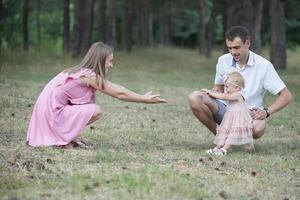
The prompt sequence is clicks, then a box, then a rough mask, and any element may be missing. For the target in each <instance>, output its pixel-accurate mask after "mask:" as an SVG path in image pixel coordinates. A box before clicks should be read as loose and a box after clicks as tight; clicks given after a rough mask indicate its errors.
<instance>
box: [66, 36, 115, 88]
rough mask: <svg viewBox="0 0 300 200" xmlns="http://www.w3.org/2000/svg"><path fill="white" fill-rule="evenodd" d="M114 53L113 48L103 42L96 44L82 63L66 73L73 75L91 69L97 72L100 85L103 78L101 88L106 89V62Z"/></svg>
mask: <svg viewBox="0 0 300 200" xmlns="http://www.w3.org/2000/svg"><path fill="white" fill-rule="evenodd" d="M112 53H113V48H112V47H110V46H108V45H106V44H104V43H103V42H95V43H94V44H92V46H91V47H90V49H89V50H88V52H87V53H86V54H85V56H84V58H83V60H82V61H81V63H80V64H79V65H76V66H74V67H71V68H69V69H66V70H65V72H66V73H68V74H73V73H76V72H78V71H80V70H81V69H90V70H92V71H93V72H95V74H96V81H97V83H99V80H100V78H101V87H102V88H104V81H105V78H106V70H105V62H106V59H107V57H108V56H109V55H111V54H112ZM99 84H100V83H99ZM99 86H100V85H99Z"/></svg>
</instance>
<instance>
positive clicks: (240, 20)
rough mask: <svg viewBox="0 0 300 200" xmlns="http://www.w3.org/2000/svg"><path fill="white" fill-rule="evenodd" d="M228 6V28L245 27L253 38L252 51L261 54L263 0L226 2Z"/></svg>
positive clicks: (231, 0) (228, 0)
mask: <svg viewBox="0 0 300 200" xmlns="http://www.w3.org/2000/svg"><path fill="white" fill-rule="evenodd" d="M226 4H227V5H226V8H227V11H226V14H227V16H226V17H227V20H226V27H227V28H230V27H231V26H235V25H242V26H245V27H246V28H247V29H248V30H249V33H250V36H251V47H250V49H251V50H252V51H254V52H256V53H260V51H261V33H260V31H261V20H262V8H263V0H226Z"/></svg>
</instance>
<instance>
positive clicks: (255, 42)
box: [251, 0, 264, 54]
mask: <svg viewBox="0 0 300 200" xmlns="http://www.w3.org/2000/svg"><path fill="white" fill-rule="evenodd" d="M253 5H254V13H253V15H254V21H253V23H254V24H253V29H252V37H253V39H252V40H251V41H252V44H251V46H252V49H253V51H255V52H256V53H258V54H260V53H261V24H262V16H263V5H264V2H263V0H255V1H254V4H253Z"/></svg>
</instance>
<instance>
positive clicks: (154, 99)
mask: <svg viewBox="0 0 300 200" xmlns="http://www.w3.org/2000/svg"><path fill="white" fill-rule="evenodd" d="M143 96H144V97H145V99H146V102H147V103H167V101H166V100H165V99H162V98H160V94H152V91H150V92H147V93H146V94H144V95H143Z"/></svg>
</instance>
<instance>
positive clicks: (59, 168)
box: [0, 48, 300, 200]
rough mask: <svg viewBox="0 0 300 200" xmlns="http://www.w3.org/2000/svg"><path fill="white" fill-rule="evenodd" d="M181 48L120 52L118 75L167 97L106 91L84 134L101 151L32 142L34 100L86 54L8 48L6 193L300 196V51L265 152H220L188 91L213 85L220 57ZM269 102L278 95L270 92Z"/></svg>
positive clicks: (3, 82)
mask: <svg viewBox="0 0 300 200" xmlns="http://www.w3.org/2000/svg"><path fill="white" fill-rule="evenodd" d="M221 53H222V52H218V51H216V52H214V54H213V58H212V59H207V58H205V57H202V56H200V55H198V54H197V52H195V51H191V50H182V49H173V48H172V49H169V48H157V49H137V50H134V51H133V52H131V53H130V54H126V53H123V52H116V53H115V64H114V69H113V71H112V72H111V73H110V75H109V79H110V80H111V81H113V82H115V83H119V84H121V85H124V86H126V87H128V88H130V89H132V90H134V91H136V92H140V93H144V92H146V91H149V90H153V91H154V92H158V93H160V94H161V95H162V97H164V98H166V99H167V100H168V102H169V103H168V104H164V105H162V104H160V105H146V104H133V103H127V102H121V101H118V100H115V99H112V98H110V97H107V96H104V95H103V94H100V93H98V94H97V103H98V104H99V105H100V106H101V107H103V108H104V110H105V114H104V115H103V118H102V119H101V120H99V121H97V122H96V123H94V124H92V125H91V126H89V127H87V128H86V129H85V130H84V132H83V133H82V135H81V136H82V139H84V140H86V141H87V142H89V143H91V144H93V146H94V147H95V148H94V149H92V150H83V149H66V150H63V149H57V148H54V147H47V148H31V147H28V146H26V145H25V138H26V132H27V126H28V123H29V120H30V116H31V112H32V109H33V105H34V103H35V100H36V98H37V96H38V95H39V93H40V92H41V90H42V88H43V86H44V85H45V84H46V83H47V82H48V80H50V79H51V78H52V77H53V76H54V75H55V74H57V73H58V72H60V71H61V70H63V69H64V68H65V67H67V66H72V65H75V64H77V63H78V62H79V60H78V59H77V60H73V59H71V58H70V57H68V56H59V55H47V54H42V53H41V54H39V55H37V54H32V53H28V54H24V53H21V52H20V53H12V52H1V56H0V59H1V60H0V61H1V63H0V64H1V67H0V70H1V73H0V91H1V95H0V108H1V112H0V127H1V129H0V143H1V145H0V170H1V173H0V198H1V199H253V200H254V199H297V198H298V197H299V196H300V179H299V177H300V176H299V175H300V148H299V145H300V112H299V111H300V99H299V98H300V97H299V94H300V89H299V88H300V87H299V86H300V80H299V77H300V58H299V52H298V51H297V50H295V51H293V52H292V51H289V52H288V69H287V70H285V71H279V74H280V75H281V77H282V78H283V80H284V81H285V82H286V84H287V85H288V87H289V89H290V90H291V92H292V93H293V95H294V102H293V103H292V104H291V105H289V106H288V107H287V108H286V109H284V110H282V111H281V112H279V113H276V114H274V115H273V116H272V117H271V118H270V119H269V120H268V127H267V129H266V132H265V135H264V136H263V137H262V138H261V139H259V140H256V141H255V147H256V152H255V153H254V154H248V153H245V152H243V151H242V150H241V149H240V148H238V147H237V148H235V149H234V151H233V152H232V153H230V154H229V155H228V156H226V157H211V156H208V155H206V154H205V150H206V149H207V148H210V147H211V146H212V140H213V135H212V134H210V133H209V131H208V130H207V129H206V128H205V127H204V126H203V125H201V124H200V123H199V122H198V121H197V120H196V118H194V117H193V115H192V113H191V112H190V109H189V107H188V103H187V95H188V94H189V93H190V92H192V91H193V90H197V89H199V88H203V87H207V88H209V87H211V85H212V83H213V79H214V70H215V63H216V60H217V57H218V56H219V55H221ZM265 100H266V102H267V104H269V103H270V102H271V101H273V100H274V97H273V96H271V95H269V94H268V95H267V96H266V99H265Z"/></svg>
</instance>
